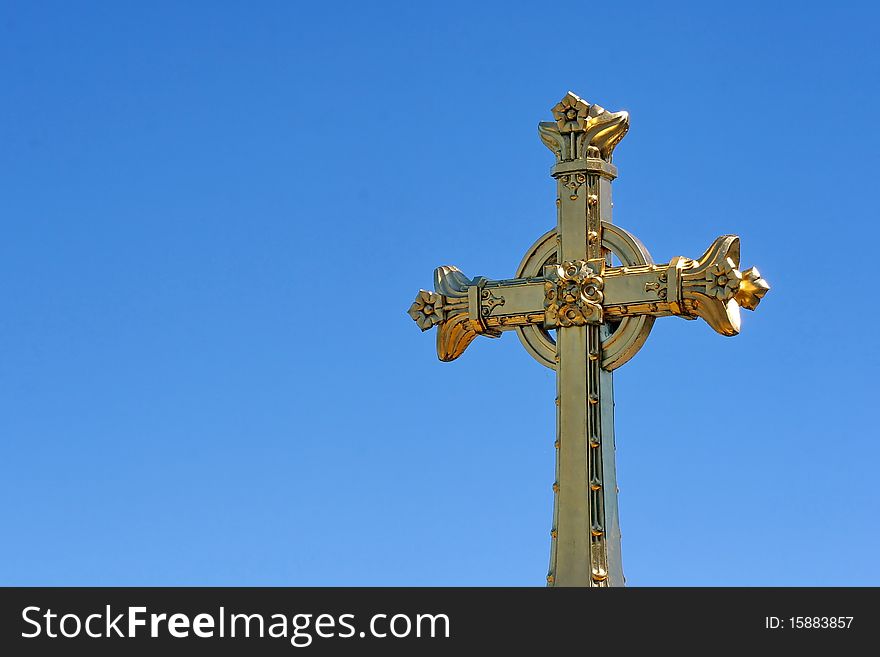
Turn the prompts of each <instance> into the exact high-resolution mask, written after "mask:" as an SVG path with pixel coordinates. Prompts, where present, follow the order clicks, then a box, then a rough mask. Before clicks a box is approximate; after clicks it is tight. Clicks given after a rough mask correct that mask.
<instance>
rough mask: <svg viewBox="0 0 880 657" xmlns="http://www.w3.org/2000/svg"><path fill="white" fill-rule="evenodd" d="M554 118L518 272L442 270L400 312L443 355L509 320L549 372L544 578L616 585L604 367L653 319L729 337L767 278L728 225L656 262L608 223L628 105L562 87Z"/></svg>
mask: <svg viewBox="0 0 880 657" xmlns="http://www.w3.org/2000/svg"><path fill="white" fill-rule="evenodd" d="M553 115H554V117H555V119H556V121H554V122H544V123H540V124H539V125H538V133H539V135H540V137H541V141H543V142H544V144H545V145H546V146H547V147H548V148H549V149H550V150H551V151H553V153H554V154H555V155H556V164H555V166H554V167H553V168H552V169H551V175H552V176H553V178H555V179H556V188H557V199H556V207H557V224H556V228H554V229H553V230H550V231H549V232H547V233H546V234H544V235H543V236H541V237H540V238H539V239H538V241H537V242H535V243H534V244H533V245H532V247H531V248H530V249H529V250H528V252H527V253H526V255H525V257H524V258H523V260H522V262H521V263H520V265H519V268H518V269H517V271H516V278H512V279H507V280H489V279H486V278H482V277H477V278H475V279H473V280H471V279H468V278H467V277H466V276H465V275H464V274H462V273H461V272H460V271H459V270H458V269H456V268H455V267H450V266H444V267H439V268H437V270H436V271H435V272H434V281H435V284H434V291H433V292H429V291H427V290H421V291H420V292H419V294H418V296H417V297H416V300H415V302H414V303H413V304H412V306H411V307H410V309H409V314H410V315H411V316H412V318H413V319H414V320H415V321H416V323H417V324H418V325H419V327H420V328H421V329H422V330H423V331H425V330H428V329H430V328H432V327H433V326H437V328H438V332H437V355H438V356H439V357H440V360H442V361H451V360H454V359H456V358H458V357H459V356H460V355H461V354H462V353H463V352H464V350H465V349H466V348H467V346H468V345H469V344H470V343H471V341H473V339H474V338H476V337H477V336H478V335H485V336H488V337H498V336H500V335H501V333H502V332H503V331H509V330H515V331H516V332H517V334H518V335H519V338H520V340H521V341H522V343H523V345H524V346H525V348H526V349H527V350H528V352H529V353H530V354H531V355H532V356H533V357H534V358H535V359H536V360H537V361H538V362H539V363H541V364H543V365H546V366H547V367H550V368H553V369H555V370H556V375H557V376H556V381H557V397H556V406H557V438H556V481H555V483H554V484H553V491H554V503H553V527H552V530H551V532H550V536H551V547H550V569H549V573H548V575H547V583H548V585H549V586H600V587H602V586H623V584H624V578H623V566H622V562H621V556H620V527H619V523H618V517H617V482H616V475H615V466H614V451H615V447H614V415H613V406H614V402H613V392H612V375H611V372H612V371H613V370H614V369H616V368H618V367H620V366H621V365H623V364H624V363H626V362H627V361H628V360H629V359H630V358H632V357H633V356H634V355H635V354H636V352H637V351H638V350H639V349H640V348H641V346H642V345H643V344H644V343H645V340H646V339H647V337H648V333H649V332H650V331H651V326H652V325H653V323H654V319H655V318H656V317H664V316H667V315H677V316H679V317H684V318H685V319H696V318H697V317H702V318H703V319H704V320H706V322H708V324H709V326H711V327H712V328H713V329H715V330H716V331H717V332H719V333H721V334H722V335H736V334H737V333H739V328H740V316H739V310H740V307H743V308H747V309H749V310H754V309H755V307H756V306H757V305H758V303H759V302H760V300H761V298H762V297H763V296H764V294H766V292H767V291H768V290H769V289H770V286H769V285H768V284H767V282H766V281H765V280H764V279H763V278H761V275H760V273H759V272H758V270H757V269H755V268H754V267H753V268H751V269H747V270H745V271H741V270H740V269H739V237H737V236H736V235H723V236H721V237H719V238H718V239H716V240H715V242H713V243H712V245H711V246H710V247H709V248H708V250H707V251H706V252H705V253H704V254H703V255H702V256H701V257H700V258H698V259H696V260H691V259H690V258H685V257H676V258H673V259H672V260H670V261H669V262H668V263H665V264H661V265H655V264H654V262H653V261H652V260H651V255H650V254H649V253H648V251H647V249H646V248H645V247H644V246H643V245H642V243H641V242H639V240H638V239H636V238H635V237H634V236H633V235H631V234H630V233H628V232H627V231H625V230H623V229H622V228H618V227H617V226H615V225H613V224H612V223H611V207H612V203H611V181H613V180H614V179H615V178H616V177H617V168H616V167H615V166H614V165H613V164H612V163H611V157H612V153H613V151H614V147H615V146H617V144H618V143H619V142H620V140H621V139H623V136H624V135H625V134H626V131H627V130H628V129H629V115H628V114H627V113H626V112H608V111H606V110H605V109H603V108H602V107H600V106H599V105H591V104H590V103H588V102H586V101H584V100H582V99H581V98H579V97H578V96H576V95H575V94H573V93H571V92H569V93H568V94H566V96H565V98H563V99H562V101H560V102H559V103H558V104H557V105H556V106H555V107H554V108H553ZM612 255H614V256H616V258H617V260H619V262H620V265H618V266H613V262H612V259H611V256H612ZM551 330H555V339H554V337H553V335H552V334H551V333H550V331H551Z"/></svg>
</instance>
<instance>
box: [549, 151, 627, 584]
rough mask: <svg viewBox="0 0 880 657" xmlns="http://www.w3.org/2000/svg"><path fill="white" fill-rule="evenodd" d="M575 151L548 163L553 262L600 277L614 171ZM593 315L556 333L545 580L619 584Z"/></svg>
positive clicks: (606, 390) (608, 435)
mask: <svg viewBox="0 0 880 657" xmlns="http://www.w3.org/2000/svg"><path fill="white" fill-rule="evenodd" d="M584 150H585V151H586V149H584ZM572 154H575V153H572ZM577 154H580V153H577ZM591 154H592V153H591ZM582 155H583V157H581V158H577V159H574V160H571V161H569V162H565V163H560V164H559V165H557V166H556V167H554V172H553V175H554V177H555V178H556V181H557V201H556V205H557V208H558V210H557V214H558V216H557V236H558V242H557V244H558V246H557V261H558V262H559V263H561V264H562V266H563V267H566V263H573V262H578V261H581V262H585V263H587V264H588V266H589V268H590V271H591V272H593V273H594V274H596V275H599V276H601V274H602V273H603V272H604V265H605V254H604V253H603V251H602V222H606V223H609V224H610V223H611V207H612V204H611V181H612V180H613V178H614V174H613V170H612V168H611V167H609V166H608V165H607V164H606V163H604V162H602V161H601V160H599V159H597V158H587V157H586V155H587V153H586V152H584V153H583V154H582ZM602 165H605V166H602ZM609 264H610V263H609ZM599 319H601V318H600V317H598V316H597V317H596V318H595V320H596V321H593V322H588V323H581V322H576V323H574V324H572V325H569V326H560V327H559V328H558V330H557V333H556V344H557V366H556V369H557V377H556V382H557V440H556V446H557V454H556V461H557V463H556V472H557V478H556V482H555V484H554V486H553V490H554V514H553V517H554V526H553V529H552V531H551V534H550V535H551V548H550V568H549V573H548V575H547V582H548V584H549V585H550V586H609V585H611V586H622V585H623V567H622V564H621V561H620V532H619V529H618V527H617V523H616V519H617V486H616V482H615V481H614V479H615V478H614V435H613V420H612V416H613V408H614V402H613V390H612V375H611V373H610V372H605V371H603V370H602V368H601V353H602V325H601V324H600V323H599V322H598V320H599ZM606 473H607V475H608V476H606ZM608 480H610V485H609V481H608ZM609 520H611V521H612V522H613V523H614V524H613V525H611V524H609Z"/></svg>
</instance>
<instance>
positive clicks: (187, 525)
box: [0, 2, 880, 586]
mask: <svg viewBox="0 0 880 657" xmlns="http://www.w3.org/2000/svg"><path fill="white" fill-rule="evenodd" d="M381 4H382V6H381V7H380V6H378V3H377V4H376V5H374V4H372V3H369V4H368V3H330V4H325V5H318V4H316V3H309V4H306V3H293V2H261V3H257V4H254V3H250V4H249V3H244V2H225V3H224V2H189V3H171V2H150V3H141V4H140V5H139V6H136V5H135V4H133V3H123V4H122V5H120V3H112V2H104V3H93V2H80V3H62V2H40V3H31V2H4V3H3V4H2V6H0V100H2V102H0V226H2V233H0V441H2V442H0V445H2V453H0V499H2V504H0V526H2V527H3V541H2V542H0V583H2V584H34V585H36V584H49V585H64V584H83V585H134V584H141V585H195V584H205V585H224V584H229V585H248V584H249V585H345V584H352V585H373V584H378V585H385V584H394V585H423V584H427V585H447V584H449V585H452V584H455V585H508V584H511V585H537V586H540V585H543V583H544V576H545V574H546V569H547V563H548V551H549V540H550V539H549V530H550V522H551V504H552V491H551V483H552V481H553V462H554V449H553V439H554V406H553V397H554V390H555V387H554V386H555V384H554V378H553V374H552V372H551V371H549V370H547V369H545V368H543V367H541V366H539V365H538V364H537V363H535V362H534V361H533V360H532V359H531V358H530V357H529V356H528V354H527V353H526V352H525V351H524V350H523V349H522V347H521V346H520V344H519V341H518V340H517V339H516V337H515V336H513V335H506V336H504V338H503V339H501V340H496V341H488V340H480V341H479V342H477V343H475V344H474V345H473V346H472V347H471V348H470V349H469V350H468V352H467V353H466V354H465V355H464V356H463V357H462V358H461V359H460V360H458V361H456V362H454V363H451V364H445V363H440V362H439V361H437V360H436V357H435V354H434V341H433V338H434V335H433V334H430V335H423V334H421V333H420V332H419V331H418V329H417V328H416V326H415V324H413V322H412V321H411V320H410V318H409V317H408V316H407V315H406V314H405V311H406V309H407V308H408V306H409V304H410V302H411V301H412V298H413V296H414V295H415V293H416V291H417V290H418V289H419V287H428V286H430V285H431V283H432V279H431V276H432V271H433V268H434V267H435V266H437V265H440V264H455V265H458V266H459V267H460V268H461V269H462V270H463V271H464V272H465V273H467V274H469V275H471V276H474V275H485V276H489V277H495V278H504V277H508V276H511V275H512V274H513V272H514V270H515V268H516V265H517V264H518V262H519V260H520V258H521V257H522V255H523V252H524V251H525V249H526V248H527V247H528V246H529V245H530V244H531V243H532V242H533V241H534V239H535V238H536V237H537V236H538V235H540V234H541V233H543V232H544V231H545V230H547V229H548V228H550V227H551V226H552V225H553V223H554V221H555V210H554V207H553V199H554V187H553V182H552V180H551V179H550V178H549V175H548V172H549V167H550V165H551V163H552V155H551V154H550V153H549V151H547V150H546V149H545V147H544V146H543V145H542V144H541V143H540V141H539V140H538V137H537V134H536V124H537V122H538V121H541V120H548V119H549V118H550V108H551V107H552V105H554V104H555V103H556V102H557V101H558V100H559V99H560V98H561V97H562V95H563V94H564V93H565V92H566V91H567V90H569V89H571V90H573V91H575V92H576V93H578V94H580V95H582V96H583V97H585V98H586V99H588V100H590V101H591V102H597V103H599V104H601V105H603V106H605V107H607V108H609V109H613V110H617V109H627V110H629V111H630V113H631V122H632V127H631V130H630V132H629V134H628V135H627V138H626V139H625V140H624V141H623V143H622V144H621V145H620V146H619V147H618V149H617V151H616V154H615V163H616V164H617V165H618V167H619V168H620V178H619V179H618V181H617V182H615V185H614V194H615V221H616V223H618V224H620V225H622V226H624V227H625V228H627V229H629V230H631V231H633V232H635V233H636V234H637V235H639V237H640V238H641V239H642V241H643V242H644V243H645V244H646V245H647V246H648V248H649V249H650V250H651V252H652V254H653V255H654V257H655V259H656V260H657V261H665V260H667V259H669V258H670V257H672V256H675V255H687V256H697V255H699V254H700V253H702V251H703V249H704V248H705V247H706V246H708V244H709V243H710V242H711V241H712V239H714V238H715V237H716V236H717V235H721V234H724V233H728V232H735V233H738V234H739V235H740V236H741V237H742V254H743V264H744V265H745V266H749V265H751V264H756V265H758V266H759V268H760V270H761V272H762V273H763V274H764V275H765V276H766V278H767V279H768V280H769V281H770V282H771V284H772V285H773V290H772V291H771V293H770V294H769V295H768V296H767V297H766V299H765V300H764V302H763V303H762V305H761V306H760V308H759V309H758V311H757V313H755V314H751V313H746V314H745V317H744V322H743V324H744V325H743V333H742V334H741V335H740V336H739V337H737V338H723V337H721V336H719V335H717V334H715V333H714V332H712V330H711V329H709V327H708V326H707V325H705V323H703V322H684V321H681V320H678V319H675V318H668V319H664V320H659V321H658V322H657V324H656V325H655V329H654V331H653V333H652V335H651V338H650V340H649V341H648V344H647V345H646V347H645V348H644V349H643V350H642V352H641V353H640V354H639V355H638V356H637V357H636V358H635V360H633V361H632V362H631V363H629V364H628V365H626V366H625V367H623V368H622V369H621V370H618V372H617V373H616V375H615V385H616V402H617V429H618V435H617V441H618V473H619V479H620V489H621V493H620V506H621V519H622V530H623V549H624V570H625V572H626V575H627V579H628V583H629V584H632V585H663V584H671V585H679V584H682V585H683V584H689V585H711V584H723V585H754V584H769V585H781V584H793V585H834V584H846V585H859V584H872V585H880V561H878V559H877V555H878V554H880V526H878V523H880V520H878V517H880V514H878V510H880V488H878V486H877V472H878V467H880V440H878V438H880V431H878V428H877V421H876V413H877V393H878V383H877V368H878V347H877V342H876V340H877V338H876V336H875V334H876V331H877V326H878V321H880V312H878V310H877V309H878V300H877V298H875V296H876V295H877V294H880V288H878V287H877V286H876V285H875V284H874V282H875V280H876V279H877V277H878V273H877V272H878V264H877V263H878V260H880V254H878V253H877V248H876V245H877V244H878V237H880V235H878V209H877V208H878V200H877V192H878V165H877V162H878V152H880V136H878V135H880V131H878V128H877V116H878V114H880V93H878V80H880V70H878V69H880V66H878V64H880V50H878V39H877V30H876V26H877V24H878V21H880V11H878V9H877V8H876V4H874V3H867V2H866V3H862V4H850V3H832V4H829V3H815V4H808V3H800V2H798V3H794V2H792V3H766V2H761V3H742V2H740V3H733V4H731V3H723V4H722V3H718V5H717V6H716V7H715V8H707V7H704V6H703V5H704V4H705V3H694V4H693V5H685V4H675V3H661V4H657V3H644V4H641V3H636V2H626V3H604V4H595V3H574V4H572V5H570V6H569V5H559V4H555V5H552V6H551V5H548V4H547V3H537V2H536V3H510V2H505V3H493V2H482V3H471V2H467V3H464V2H463V3H448V2H445V3H432V4H430V5H428V4H425V3H394V4H392V3H381Z"/></svg>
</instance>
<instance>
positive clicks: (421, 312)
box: [407, 290, 443, 331]
mask: <svg viewBox="0 0 880 657" xmlns="http://www.w3.org/2000/svg"><path fill="white" fill-rule="evenodd" d="M441 304H442V298H441V296H440V295H439V294H436V293H434V292H428V291H427V290H419V294H418V296H416V300H415V301H414V302H413V304H412V305H411V306H410V307H409V310H408V311H407V313H408V314H409V316H410V317H412V318H413V321H414V322H415V323H416V324H418V325H419V328H420V329H422V330H423V331H427V330H428V329H429V328H431V327H433V326H434V325H435V324H439V323H440V322H442V321H443V308H442V306H441Z"/></svg>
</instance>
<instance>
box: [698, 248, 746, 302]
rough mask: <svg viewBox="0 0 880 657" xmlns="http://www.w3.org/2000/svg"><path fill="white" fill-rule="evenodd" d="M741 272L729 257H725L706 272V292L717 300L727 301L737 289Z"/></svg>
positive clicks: (740, 279)
mask: <svg viewBox="0 0 880 657" xmlns="http://www.w3.org/2000/svg"><path fill="white" fill-rule="evenodd" d="M741 281H742V274H741V273H740V271H739V270H738V269H737V268H736V266H734V264H733V261H732V260H731V259H730V258H726V259H725V260H724V262H721V263H719V264H717V265H714V266H713V267H710V268H709V270H708V271H707V272H706V293H707V294H708V296H710V297H715V298H716V299H718V300H719V301H728V300H730V299H732V298H733V297H734V295H735V294H736V293H737V291H738V290H739V285H740V282H741Z"/></svg>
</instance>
